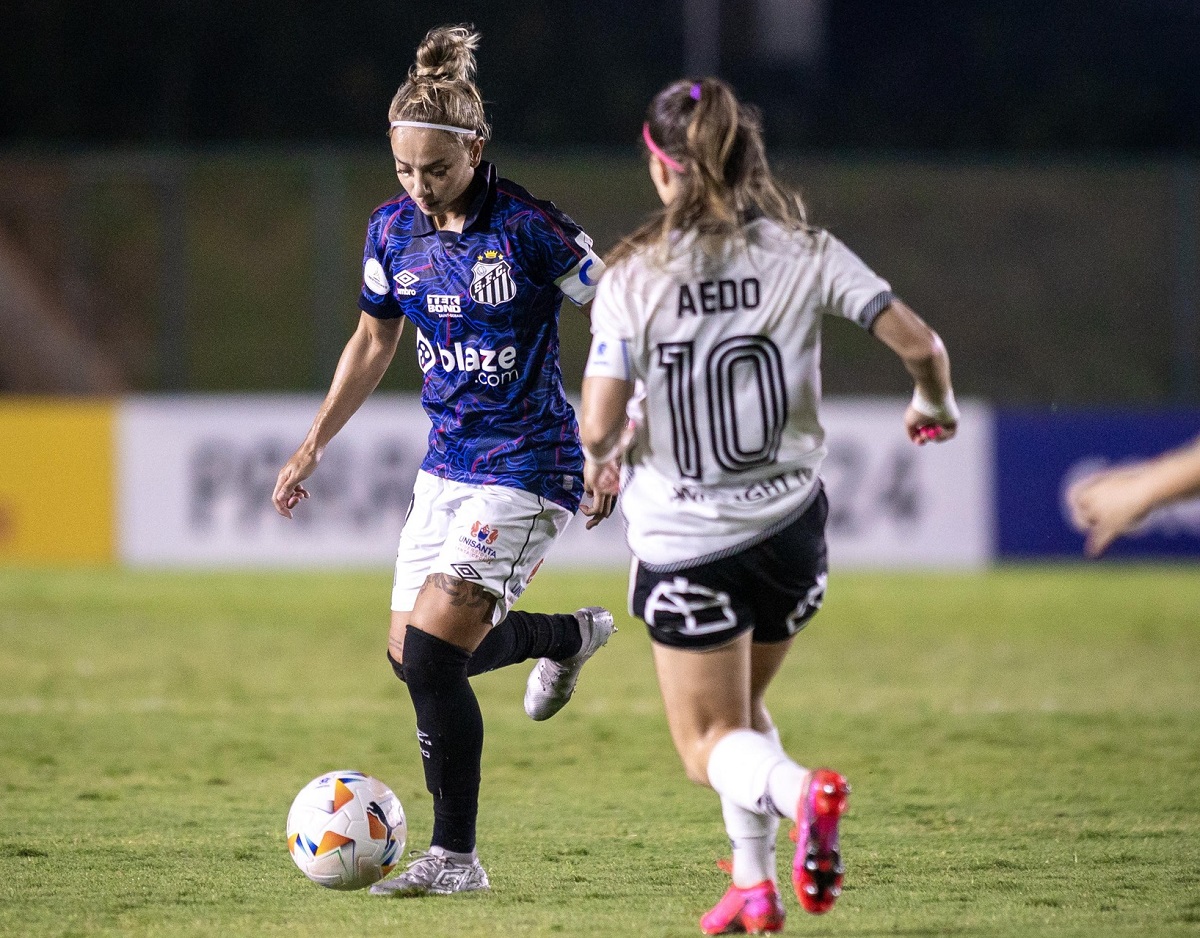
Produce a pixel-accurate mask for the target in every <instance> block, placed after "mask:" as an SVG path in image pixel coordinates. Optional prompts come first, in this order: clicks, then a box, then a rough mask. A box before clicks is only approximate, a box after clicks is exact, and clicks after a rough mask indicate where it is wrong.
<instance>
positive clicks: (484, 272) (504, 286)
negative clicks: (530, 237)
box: [471, 250, 517, 306]
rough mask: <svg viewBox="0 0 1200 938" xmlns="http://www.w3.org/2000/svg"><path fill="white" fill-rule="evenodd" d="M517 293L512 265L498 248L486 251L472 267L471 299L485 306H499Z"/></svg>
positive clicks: (477, 257)
mask: <svg viewBox="0 0 1200 938" xmlns="http://www.w3.org/2000/svg"><path fill="white" fill-rule="evenodd" d="M516 295H517V284H516V282H515V281H514V280H513V278H512V267H511V266H510V265H509V263H508V261H507V260H506V259H505V258H504V255H503V254H501V253H500V252H499V251H496V250H488V251H484V252H483V253H482V254H479V255H477V256H476V258H475V266H474V267H472V268H471V299H473V300H474V301H475V302H476V303H481V304H483V305H484V306H499V305H500V304H501V303H507V302H508V301H509V300H511V299H512V298H513V297H514V296H516Z"/></svg>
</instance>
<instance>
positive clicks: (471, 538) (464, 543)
mask: <svg viewBox="0 0 1200 938" xmlns="http://www.w3.org/2000/svg"><path fill="white" fill-rule="evenodd" d="M499 536H500V529H499V528H494V527H492V526H491V525H490V524H484V523H483V522H482V521H476V522H474V523H473V524H472V525H471V533H470V534H469V535H468V534H463V535H460V536H459V538H458V547H459V550H461V551H462V552H463V553H464V554H466V555H467V556H468V557H470V558H471V559H472V560H495V559H496V552H495V551H494V550H493V549H492V545H493V544H495V543H496V538H498V537H499Z"/></svg>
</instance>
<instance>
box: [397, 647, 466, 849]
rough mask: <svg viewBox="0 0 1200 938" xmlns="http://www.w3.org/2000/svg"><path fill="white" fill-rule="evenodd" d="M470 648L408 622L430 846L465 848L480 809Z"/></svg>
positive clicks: (409, 680) (408, 668) (409, 672)
mask: <svg viewBox="0 0 1200 938" xmlns="http://www.w3.org/2000/svg"><path fill="white" fill-rule="evenodd" d="M470 658H471V654H470V652H468V651H466V650H465V649H462V648H459V647H458V646H457V645H452V644H450V643H449V642H447V641H443V640H442V639H440V638H437V637H436V636H434V635H430V634H429V633H428V632H423V631H421V630H420V629H418V628H415V627H413V626H411V625H410V626H408V627H407V629H406V630H405V633H404V677H405V683H406V685H407V686H408V693H409V696H410V697H411V698H412V702H413V709H414V710H415V711H416V713H417V740H418V742H419V743H420V746H421V757H422V762H423V763H424V766H425V787H426V788H427V789H429V793H430V794H431V795H433V837H432V838H431V840H430V845H431V846H434V847H442V848H444V849H446V850H453V851H455V852H456V853H470V852H471V851H472V850H474V849H475V820H476V817H477V816H478V814H479V778H480V772H479V762H480V759H481V757H482V756H483V715H482V714H481V713H480V712H479V701H478V700H476V699H475V692H474V691H473V690H471V684H470V682H469V681H468V680H467V663H468V661H469V660H470Z"/></svg>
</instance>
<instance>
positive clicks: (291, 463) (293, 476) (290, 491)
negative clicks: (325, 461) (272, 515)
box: [271, 448, 321, 518]
mask: <svg viewBox="0 0 1200 938" xmlns="http://www.w3.org/2000/svg"><path fill="white" fill-rule="evenodd" d="M320 461H321V457H320V456H319V455H317V454H315V453H311V452H309V451H308V450H305V449H304V448H301V449H298V450H296V452H295V453H294V454H292V458H291V459H289V460H288V461H287V464H286V465H285V466H284V467H283V468H282V469H280V470H279V477H278V478H277V479H276V480H275V491H274V493H272V495H271V501H272V502H273V503H274V505H275V510H276V511H277V512H279V513H280V514H281V515H283V516H284V517H285V518H290V517H291V516H292V509H293V508H295V507H296V506H297V505H299V504H300V502H301V501H302V500H304V499H306V498H308V497H309V494H308V489H306V488H305V487H304V486H303V485H301V484H300V483H302V482H303V481H304V480H305V479H307V478H308V477H309V476H310V475H312V474H313V470H314V469H316V468H317V463H318V462H320Z"/></svg>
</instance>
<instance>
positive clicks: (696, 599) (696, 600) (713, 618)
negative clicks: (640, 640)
mask: <svg viewBox="0 0 1200 938" xmlns="http://www.w3.org/2000/svg"><path fill="white" fill-rule="evenodd" d="M643 618H645V620H646V624H647V625H649V626H651V627H653V628H660V629H666V630H668V631H674V632H683V633H685V634H687V635H708V634H711V633H712V632H723V631H725V630H726V629H729V628H732V627H734V626H736V625H737V616H736V615H734V612H733V607H732V605H731V604H730V601H729V594H728V593H723V592H721V591H719V590H714V589H710V588H709V587H707V586H702V585H700V584H699V583H692V582H690V581H688V579H687V578H686V577H681V576H677V577H674V578H673V579H671V580H663V581H662V582H661V583H659V584H657V585H656V586H655V587H654V589H653V590H651V591H650V595H649V596H648V597H647V598H646V611H645V614H644V616H643Z"/></svg>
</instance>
